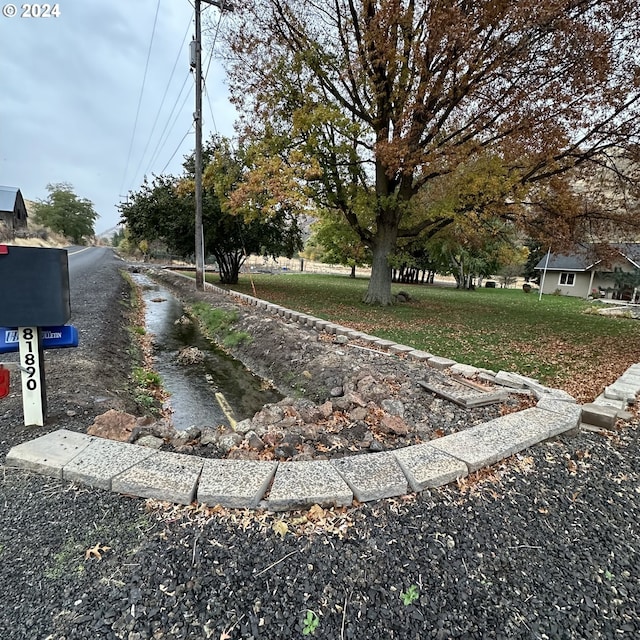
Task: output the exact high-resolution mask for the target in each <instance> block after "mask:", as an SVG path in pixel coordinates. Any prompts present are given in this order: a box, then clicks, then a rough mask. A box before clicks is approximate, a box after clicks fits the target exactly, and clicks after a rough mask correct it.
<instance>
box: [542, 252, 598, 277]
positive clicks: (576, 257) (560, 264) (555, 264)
mask: <svg viewBox="0 0 640 640" xmlns="http://www.w3.org/2000/svg"><path fill="white" fill-rule="evenodd" d="M598 262H599V260H597V259H594V256H593V254H592V252H591V251H590V249H589V247H585V246H580V247H578V248H577V249H576V250H575V252H573V253H552V254H551V255H550V256H549V264H548V265H547V256H546V255H545V256H544V258H542V260H540V262H538V264H537V265H536V267H535V268H536V269H539V270H540V271H543V270H544V268H545V265H546V268H547V270H548V271H589V269H591V267H593V265H594V264H597V263H598Z"/></svg>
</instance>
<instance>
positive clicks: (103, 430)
mask: <svg viewBox="0 0 640 640" xmlns="http://www.w3.org/2000/svg"><path fill="white" fill-rule="evenodd" d="M136 426H137V419H136V417H135V416H132V415H131V414H130V413H125V412H123V411H116V410H115V409H110V410H109V411H107V412H106V413H103V414H102V415H100V416H97V417H96V419H95V422H94V423H93V424H92V425H91V426H90V427H89V428H88V429H87V433H88V434H89V435H90V436H98V437H99V438H108V439H109V440H118V441H119V442H129V439H130V438H131V435H132V434H133V431H134V429H135V428H136Z"/></svg>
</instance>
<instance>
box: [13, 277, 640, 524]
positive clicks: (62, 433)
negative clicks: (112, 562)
mask: <svg viewBox="0 0 640 640" xmlns="http://www.w3.org/2000/svg"><path fill="white" fill-rule="evenodd" d="M207 286H209V287H211V288H213V289H215V290H217V291H219V292H222V293H225V294H227V295H232V296H235V297H236V298H239V299H241V300H245V301H246V302H248V303H249V304H252V305H256V306H259V307H261V308H264V309H266V310H268V311H271V312H272V313H277V314H279V315H281V316H283V317H284V318H286V319H290V320H293V321H297V322H300V323H301V324H305V325H307V326H311V327H315V328H317V329H319V330H322V331H328V332H330V333H335V334H337V335H338V336H344V337H345V338H346V340H347V341H348V340H350V339H357V340H361V341H365V342H369V343H371V345H372V346H375V347H377V348H385V349H387V350H388V351H389V352H390V354H391V355H406V357H409V358H412V359H414V360H417V361H423V362H426V363H427V364H429V365H430V366H432V367H434V368H436V369H451V370H452V371H453V372H454V373H458V374H459V375H462V376H467V377H473V376H475V375H480V376H485V377H486V379H489V380H490V381H492V382H493V383H495V384H499V385H502V386H504V387H508V388H510V389H512V390H519V389H520V390H521V389H527V390H528V392H530V393H533V394H535V396H536V397H537V398H538V404H537V406H536V407H533V408H530V409H525V410H523V411H520V412H517V413H511V414H508V415H505V416H502V417H500V418H496V419H494V420H491V421H489V422H485V423H483V424H480V425H477V426H475V427H471V428H469V429H465V430H463V431H460V432H457V433H453V434H450V435H447V436H444V437H442V438H438V439H435V440H432V441H430V442H428V443H424V444H419V445H413V446H409V447H403V448H401V449H397V450H395V451H387V452H381V453H368V454H361V455H354V456H348V457H345V458H339V459H334V460H329V461H327V460H316V461H305V462H302V461H300V462H274V461H255V460H222V459H209V458H207V459H205V458H199V457H197V456H189V455H185V454H180V453H170V452H159V451H155V450H152V449H147V448H145V447H142V446H140V445H135V444H129V443H124V442H115V441H112V440H106V439H102V438H97V437H94V436H89V435H85V434H81V433H77V432H74V431H67V430H64V429H61V430H59V431H55V432H52V433H49V434H47V435H44V436H41V437H40V438H36V439H35V440H32V441H29V442H26V443H23V444H20V445H17V446H15V447H13V448H12V449H11V450H10V451H9V453H8V454H7V457H6V460H5V464H6V466H8V467H17V468H21V469H29V470H32V471H35V472H38V473H41V474H44V475H49V476H53V477H57V478H61V479H65V480H69V481H75V482H79V483H82V484H86V485H89V486H93V487H98V488H102V489H108V490H111V491H114V492H119V493H124V494H128V495H135V496H140V497H144V498H155V499H158V500H167V501H169V502H176V503H179V504H190V503H191V502H193V501H194V500H198V501H199V502H203V503H206V504H208V505H210V506H214V505H216V504H220V505H222V506H225V507H229V508H258V507H260V508H266V509H269V510H272V511H286V510H293V509H300V508H305V507H310V506H312V505H314V504H320V505H322V506H344V505H348V504H351V503H352V501H353V499H354V498H355V499H356V500H359V501H361V502H366V501H370V500H379V499H382V498H389V497H394V496H399V495H404V494H406V493H408V492H409V490H411V491H415V492H420V491H423V490H425V489H428V488H433V487H439V486H442V485H445V484H448V483H449V482H453V481H456V480H459V479H460V478H463V477H465V476H466V475H468V474H469V473H473V472H474V471H477V470H478V469H481V468H482V467H485V466H488V465H491V464H494V463H496V462H498V461H499V460H502V459H503V458H506V457H508V456H511V455H513V454H515V453H518V452H519V451H522V450H523V449H526V448H528V447H530V446H532V445H534V444H537V443H538V442H541V441H543V440H547V439H549V438H552V437H555V436H557V435H560V434H562V433H571V432H574V431H576V430H577V429H578V428H579V426H580V422H581V420H583V421H585V419H587V420H589V422H590V424H596V425H598V426H604V427H607V426H612V425H613V423H614V422H615V420H616V418H617V416H618V415H619V414H620V411H622V410H623V409H625V408H626V406H627V403H628V402H629V401H631V400H634V399H635V396H636V394H637V393H638V392H640V364H639V365H633V366H632V367H630V368H629V369H628V370H627V371H626V372H625V374H623V376H622V377H621V378H620V379H619V380H618V381H617V382H616V383H614V384H613V385H611V386H610V387H607V389H606V390H605V393H604V394H603V395H602V396H600V397H599V398H597V399H596V400H595V401H594V403H592V404H590V405H585V407H584V408H583V407H582V406H580V405H578V404H576V403H575V399H574V398H573V397H571V396H570V395H569V394H567V393H565V392H564V391H561V390H559V389H550V388H548V387H544V386H543V385H540V384H539V383H538V382H537V381H536V380H533V379H531V378H527V377H526V376H521V375H519V374H514V373H508V372H505V371H499V372H498V373H495V372H492V371H488V370H481V369H477V368H475V367H471V366H469V365H464V364H459V363H456V362H455V361H454V360H450V359H448V358H441V357H438V356H433V355H432V354H429V353H427V352H424V351H420V350H414V349H411V348H410V347H406V346H404V345H399V344H396V343H394V342H392V341H389V340H382V339H380V338H376V337H375V336H369V335H367V334H363V333H361V332H358V331H353V330H352V329H347V328H345V327H341V326H340V325H336V324H334V323H329V322H326V321H324V320H319V319H318V318H313V317H311V316H309V315H307V314H301V313H297V312H295V311H291V310H289V309H285V308H284V307H281V306H279V305H273V304H271V303H268V302H265V301H263V300H258V299H257V298H253V297H251V296H247V295H246V294H241V293H237V292H229V291H226V290H224V289H221V288H219V287H215V286H214V285H210V284H207Z"/></svg>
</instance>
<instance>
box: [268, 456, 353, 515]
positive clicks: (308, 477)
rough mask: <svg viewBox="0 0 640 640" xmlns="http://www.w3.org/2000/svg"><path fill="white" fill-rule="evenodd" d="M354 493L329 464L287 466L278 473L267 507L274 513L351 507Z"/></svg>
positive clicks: (289, 463)
mask: <svg viewBox="0 0 640 640" xmlns="http://www.w3.org/2000/svg"><path fill="white" fill-rule="evenodd" d="M352 502H353V493H352V491H351V489H350V488H349V486H348V485H347V483H346V482H345V481H344V480H343V479H342V477H341V476H340V474H338V472H337V471H336V470H335V469H334V467H333V466H332V465H331V463H330V462H329V461H327V460H309V461H300V462H286V463H283V464H280V465H279V466H278V469H277V470H276V474H275V477H274V479H273V484H272V485H271V490H270V491H269V495H268V496H267V498H266V500H265V505H266V507H267V508H268V509H271V510H272V511H289V510H293V509H301V508H304V507H310V506H312V505H314V504H319V505H321V506H336V507H342V506H348V505H350V504H351V503H352Z"/></svg>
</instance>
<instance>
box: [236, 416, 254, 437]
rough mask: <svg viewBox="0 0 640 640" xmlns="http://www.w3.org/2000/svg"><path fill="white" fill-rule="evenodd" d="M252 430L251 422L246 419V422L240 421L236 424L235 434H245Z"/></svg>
mask: <svg viewBox="0 0 640 640" xmlns="http://www.w3.org/2000/svg"><path fill="white" fill-rule="evenodd" d="M252 429H253V421H252V420H250V419H249V418H247V419H246V420H241V421H240V422H238V423H237V424H236V433H244V434H247V433H249V431H251V430H252Z"/></svg>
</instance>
